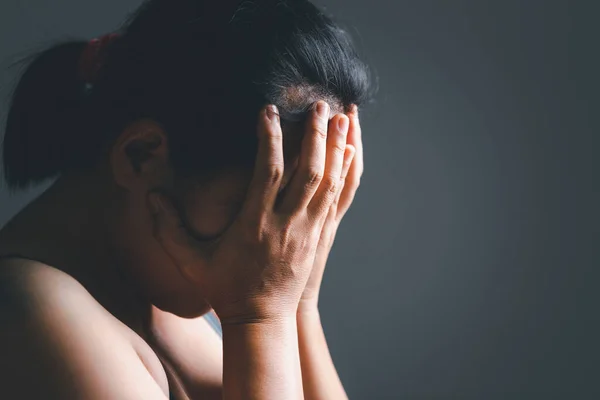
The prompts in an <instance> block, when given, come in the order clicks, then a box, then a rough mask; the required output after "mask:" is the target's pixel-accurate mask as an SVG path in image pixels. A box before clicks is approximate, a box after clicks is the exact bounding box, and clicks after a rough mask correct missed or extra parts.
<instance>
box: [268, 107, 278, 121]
mask: <svg viewBox="0 0 600 400" xmlns="http://www.w3.org/2000/svg"><path fill="white" fill-rule="evenodd" d="M267 118H269V120H270V121H271V122H277V120H278V119H279V110H277V106H275V105H273V104H269V105H268V106H267Z"/></svg>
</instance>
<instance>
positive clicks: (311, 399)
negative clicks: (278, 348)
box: [296, 306, 348, 400]
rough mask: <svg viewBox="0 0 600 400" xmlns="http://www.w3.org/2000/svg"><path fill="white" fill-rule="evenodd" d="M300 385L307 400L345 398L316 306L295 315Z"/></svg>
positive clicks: (338, 399)
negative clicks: (300, 372)
mask: <svg viewBox="0 0 600 400" xmlns="http://www.w3.org/2000/svg"><path fill="white" fill-rule="evenodd" d="M296 318H297V324H298V344H299V346H298V347H299V349H300V363H301V366H302V383H303V388H304V398H305V399H306V400H321V399H327V400H340V399H347V398H348V397H347V396H346V392H345V391H344V387H343V386H342V382H341V381H340V378H339V376H338V374H337V371H336V369H335V365H334V364H333V360H332V359H331V355H330V353H329V348H328V346H327V341H326V339H325V333H324V332H323V327H322V325H321V318H320V315H319V312H318V309H317V308H316V306H315V307H314V308H311V309H310V310H299V311H298V314H297V317H296Z"/></svg>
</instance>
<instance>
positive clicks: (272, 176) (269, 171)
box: [265, 164, 283, 184]
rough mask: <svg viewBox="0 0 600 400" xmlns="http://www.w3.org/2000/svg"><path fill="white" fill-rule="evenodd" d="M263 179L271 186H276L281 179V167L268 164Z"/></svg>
mask: <svg viewBox="0 0 600 400" xmlns="http://www.w3.org/2000/svg"><path fill="white" fill-rule="evenodd" d="M265 178H266V179H267V180H268V182H269V183H271V184H276V183H278V182H279V181H281V179H282V178H283V165H281V164H270V165H268V166H267V168H266V171H265Z"/></svg>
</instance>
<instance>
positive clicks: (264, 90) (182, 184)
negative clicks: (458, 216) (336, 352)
mask: <svg viewBox="0 0 600 400" xmlns="http://www.w3.org/2000/svg"><path fill="white" fill-rule="evenodd" d="M368 90H369V79H368V70H367V67H366V66H365V65H364V64H363V63H362V62H361V61H360V60H359V59H358V57H357V56H356V53H355V50H354V48H353V46H352V44H351V42H350V40H349V38H348V36H347V34H346V33H345V32H344V31H343V30H341V29H339V28H338V27H336V25H334V24H333V22H332V21H331V20H330V19H329V18H328V17H326V16H324V15H323V14H322V12H320V11H319V10H318V9H317V8H316V7H314V6H313V5H312V4H311V3H310V2H308V1H303V0H288V1H282V0H279V1H275V0H262V1H243V2H240V1H239V0H238V1H219V2H214V1H213V2H208V1H203V0H150V1H147V2H146V3H144V5H143V6H142V7H141V8H140V9H139V10H138V11H137V12H136V13H135V14H134V15H133V16H132V17H131V18H130V19H129V20H128V21H127V23H126V24H125V25H124V26H123V28H122V29H121V30H120V31H119V32H118V33H116V34H110V35H106V36H103V37H102V38H101V39H100V40H94V41H91V42H89V43H85V42H69V43H65V44H60V45H58V46H55V47H53V48H51V49H49V50H47V51H45V52H43V53H42V54H40V55H39V56H37V57H36V58H35V59H34V60H33V62H32V63H30V65H29V66H28V68H27V69H26V71H25V72H24V74H23V76H22V77H21V80H20V82H19V84H18V85H17V88H16V90H15V93H14V96H13V101H12V104H11V108H10V110H9V115H8V119H7V125H6V132H5V139H4V170H5V177H6V180H7V182H8V184H9V185H10V186H11V187H12V188H22V187H26V186H29V185H30V184H32V183H36V182H40V181H43V180H45V179H48V178H53V177H58V179H57V180H56V181H55V183H54V184H53V185H52V186H51V187H50V188H49V189H48V190H47V191H46V192H45V193H43V194H42V195H41V196H40V197H39V198H37V199H36V200H35V201H33V202H32V203H31V204H29V205H28V206H27V207H26V208H25V209H24V210H23V211H21V212H20V213H19V214H18V215H17V216H15V217H14V218H13V219H12V220H11V221H10V222H9V223H8V224H7V225H6V226H5V227H4V228H3V229H2V231H0V255H1V256H2V258H1V259H0V295H1V296H2V304H3V306H2V309H1V311H0V314H1V319H2V330H1V333H0V335H1V338H2V340H0V346H2V349H1V350H0V352H1V354H2V357H1V358H0V380H1V382H2V390H3V396H5V397H7V398H36V399H38V398H43V399H53V398H60V399H67V398H68V399H148V400H152V399H166V398H168V397H169V396H170V397H171V398H177V399H187V398H190V399H211V398H215V399H216V398H226V399H242V398H243V399H294V398H306V399H337V398H345V393H344V389H343V387H342V385H341V383H340V381H339V378H338V376H337V373H336V371H335V367H334V365H333V363H332V361H331V358H330V356H329V352H328V349H327V344H326V342H325V338H324V335H323V331H322V328H321V325H320V320H319V312H318V308H317V302H318V296H319V287H320V283H321V278H322V275H323V271H324V268H325V263H326V260H327V255H328V253H329V250H330V248H331V246H332V242H333V238H334V236H335V232H336V230H337V227H338V225H339V222H340V220H341V218H342V216H343V215H344V213H345V212H346V210H347V209H348V207H349V206H350V203H351V202H352V199H353V197H354V194H355V191H356V189H357V187H358V183H359V179H360V175H361V173H362V168H363V167H362V144H361V139H360V127H359V121H358V111H357V106H358V105H360V104H362V103H364V101H365V100H366V99H367V98H368ZM257 121H258V122H257ZM211 309H212V310H214V312H215V313H216V315H218V317H219V319H220V322H221V325H222V332H223V342H222V344H221V342H220V338H219V337H218V336H217V334H216V333H215V332H214V331H213V330H211V328H210V326H209V325H208V324H207V322H206V320H205V319H204V318H202V316H203V315H204V314H206V313H207V312H209V311H210V310H211ZM221 349H222V350H221Z"/></svg>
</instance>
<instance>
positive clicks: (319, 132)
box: [313, 124, 327, 140]
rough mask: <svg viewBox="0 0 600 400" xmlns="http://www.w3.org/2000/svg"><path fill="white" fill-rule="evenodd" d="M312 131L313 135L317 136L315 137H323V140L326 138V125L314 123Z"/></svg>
mask: <svg viewBox="0 0 600 400" xmlns="http://www.w3.org/2000/svg"><path fill="white" fill-rule="evenodd" d="M313 131H314V134H315V136H317V138H319V139H323V140H325V139H327V128H326V127H324V126H322V125H320V124H316V125H315V126H314V127H313Z"/></svg>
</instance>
